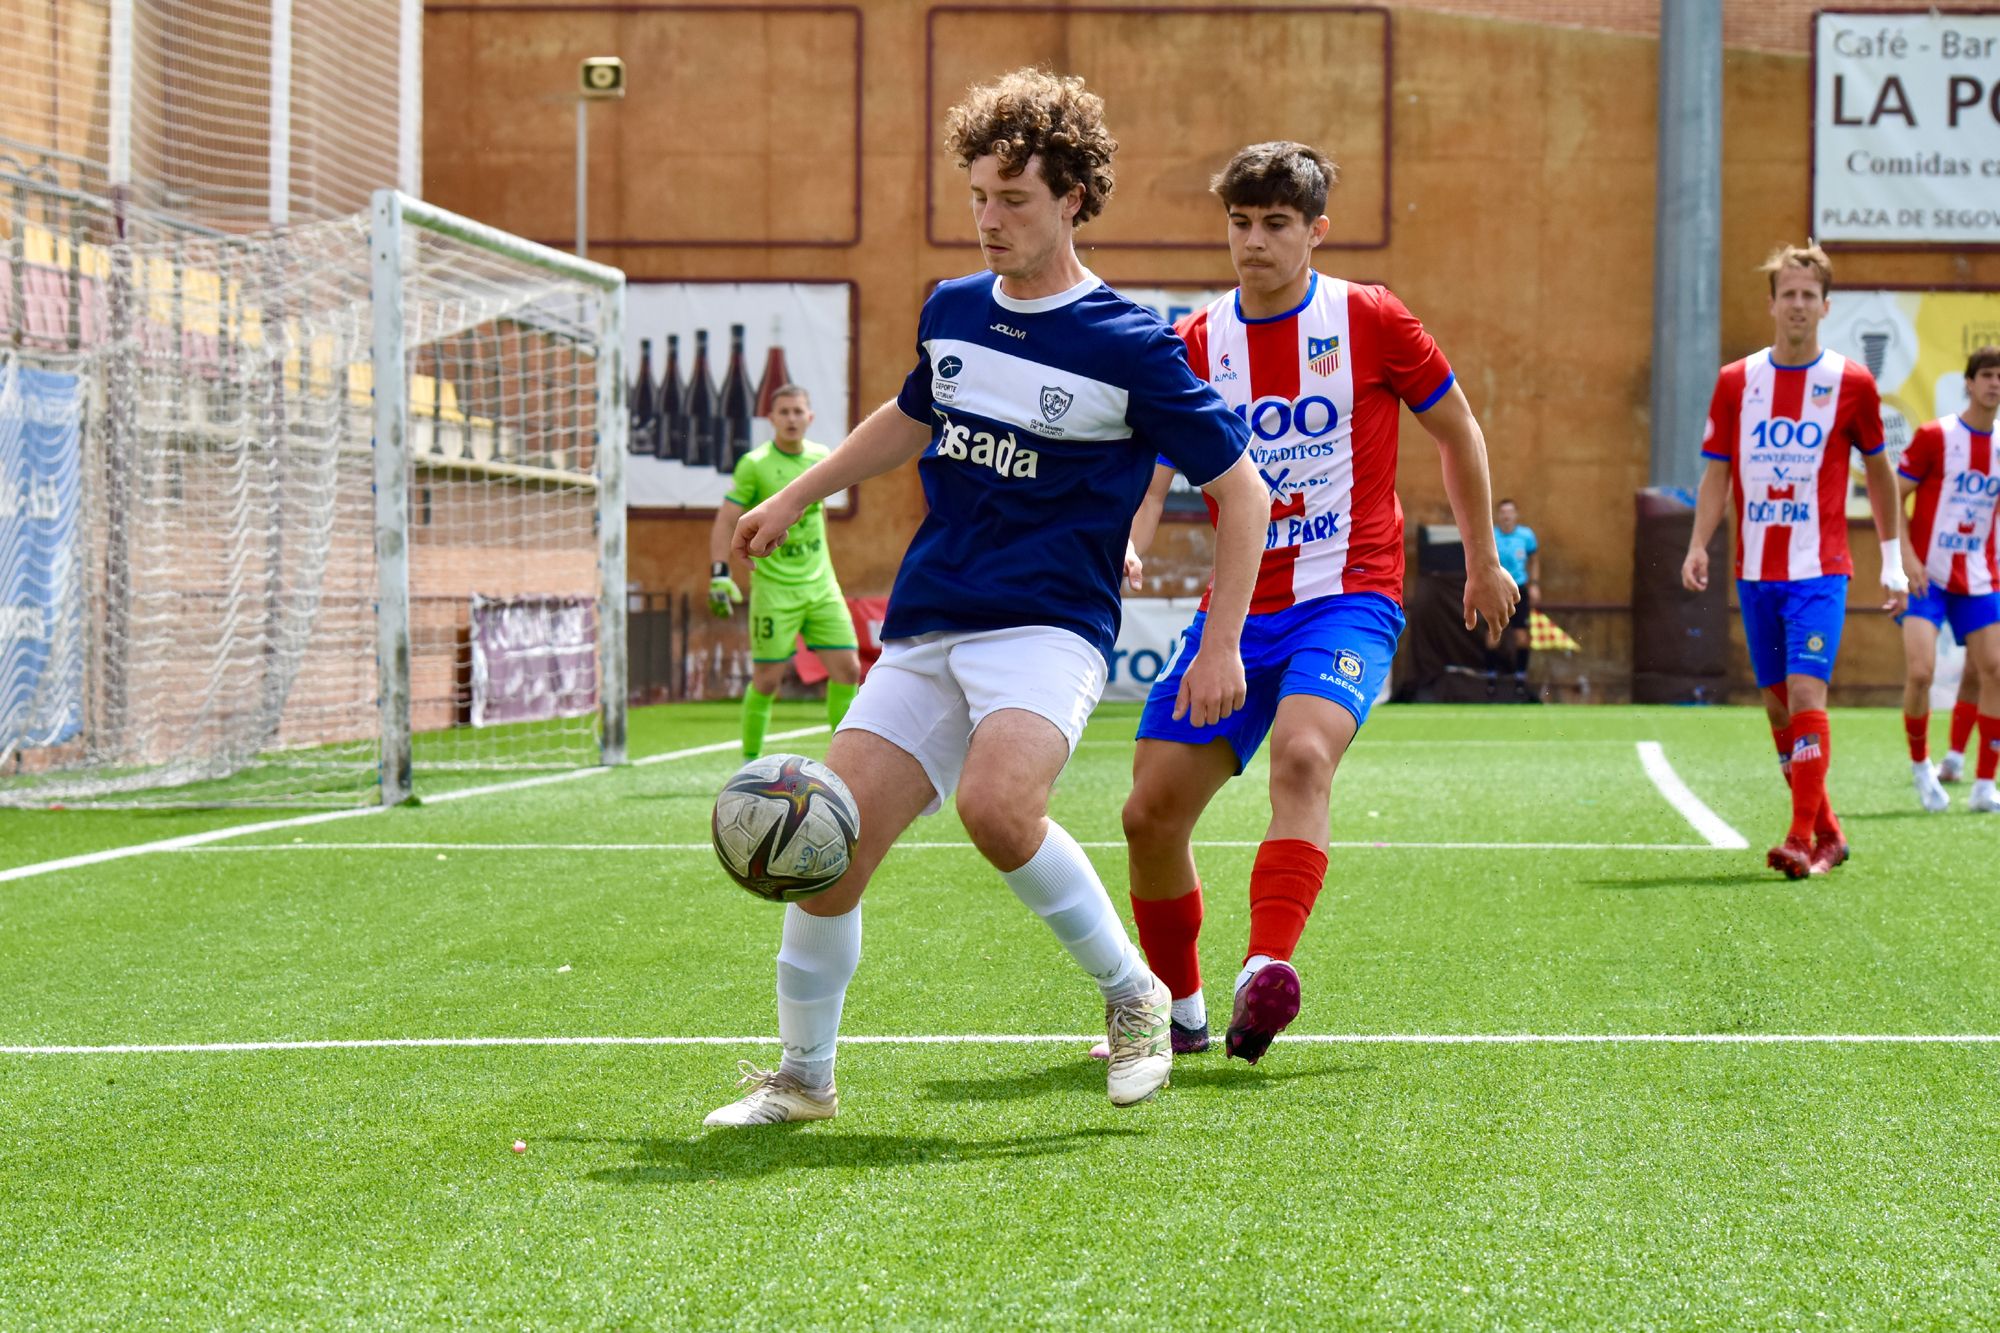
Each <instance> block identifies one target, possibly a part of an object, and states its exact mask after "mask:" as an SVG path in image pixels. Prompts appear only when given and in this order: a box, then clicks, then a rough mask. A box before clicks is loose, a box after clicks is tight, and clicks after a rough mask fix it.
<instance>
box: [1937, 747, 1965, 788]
mask: <svg viewBox="0 0 2000 1333" xmlns="http://www.w3.org/2000/svg"><path fill="white" fill-rule="evenodd" d="M1937 775H1938V781H1939V782H1960V781H1963V780H1964V778H1965V751H1963V750H1946V751H1945V752H1944V762H1943V763H1941V764H1939V765H1938V774H1937Z"/></svg>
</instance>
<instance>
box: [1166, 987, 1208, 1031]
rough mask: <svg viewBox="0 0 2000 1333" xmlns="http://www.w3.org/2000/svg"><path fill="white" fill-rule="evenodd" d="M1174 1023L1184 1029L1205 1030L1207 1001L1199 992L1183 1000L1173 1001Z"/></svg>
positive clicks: (1206, 1024)
mask: <svg viewBox="0 0 2000 1333" xmlns="http://www.w3.org/2000/svg"><path fill="white" fill-rule="evenodd" d="M1174 1022H1176V1023H1179V1024H1180V1025H1181V1026H1182V1027H1184V1028H1205V1027H1207V1026H1208V1001H1206V1000H1204V999H1203V998H1202V996H1201V992H1200V991H1196V992H1195V993H1194V994H1192V995H1190V996H1188V997H1187V998H1186V999H1185V1000H1175V1001H1174Z"/></svg>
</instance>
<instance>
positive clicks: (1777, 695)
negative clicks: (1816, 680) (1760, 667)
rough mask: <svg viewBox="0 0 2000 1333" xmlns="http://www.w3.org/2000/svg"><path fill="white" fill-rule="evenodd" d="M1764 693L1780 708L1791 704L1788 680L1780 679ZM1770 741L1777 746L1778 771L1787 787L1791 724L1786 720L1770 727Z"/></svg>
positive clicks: (1789, 784)
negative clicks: (1774, 700)
mask: <svg viewBox="0 0 2000 1333" xmlns="http://www.w3.org/2000/svg"><path fill="white" fill-rule="evenodd" d="M1765 693H1767V694H1769V695H1770V696H1771V697H1772V698H1773V699H1776V700H1777V701H1778V706H1779V707H1780V708H1787V709H1788V708H1790V707H1791V706H1792V685H1791V682H1790V681H1785V680H1781V681H1779V682H1778V683H1777V684H1776V685H1773V686H1772V687H1771V688H1770V689H1769V690H1767V691H1765ZM1771 742H1772V744H1774V745H1776V746H1777V747H1778V772H1779V774H1780V775H1782V776H1783V777H1784V779H1785V785H1786V786H1787V787H1789V786H1791V785H1792V724H1791V723H1790V722H1787V723H1785V725H1784V726H1782V727H1772V728H1771Z"/></svg>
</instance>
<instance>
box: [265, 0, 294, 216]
mask: <svg viewBox="0 0 2000 1333" xmlns="http://www.w3.org/2000/svg"><path fill="white" fill-rule="evenodd" d="M270 167H271V171H270V201H269V211H270V220H271V225H272V226H274V227H282V226H284V225H285V224H286V223H287V222H289V221H291V217H292V0H271V160H270Z"/></svg>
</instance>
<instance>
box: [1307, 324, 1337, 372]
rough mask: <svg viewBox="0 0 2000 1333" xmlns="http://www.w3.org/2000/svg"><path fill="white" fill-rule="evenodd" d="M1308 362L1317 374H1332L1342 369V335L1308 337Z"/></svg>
mask: <svg viewBox="0 0 2000 1333" xmlns="http://www.w3.org/2000/svg"><path fill="white" fill-rule="evenodd" d="M1306 364H1307V365H1309V366H1311V367H1312V373H1313V374H1315V375H1331V374H1332V373H1333V372H1334V371H1336V370H1339V369H1340V335H1339V334H1337V333H1336V334H1334V335H1333V336H1332V337H1331V338H1312V337H1308V338H1307V339H1306Z"/></svg>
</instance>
